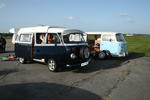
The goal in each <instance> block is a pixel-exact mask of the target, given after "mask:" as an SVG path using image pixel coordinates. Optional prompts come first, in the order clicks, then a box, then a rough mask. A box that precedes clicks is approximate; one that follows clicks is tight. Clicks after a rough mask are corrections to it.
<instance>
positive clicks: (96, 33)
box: [85, 32, 119, 35]
mask: <svg viewBox="0 0 150 100" xmlns="http://www.w3.org/2000/svg"><path fill="white" fill-rule="evenodd" d="M85 33H87V34H91V35H92V34H93V35H94V34H95V35H98V34H117V33H119V32H85Z"/></svg>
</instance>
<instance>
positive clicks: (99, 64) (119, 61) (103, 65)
mask: <svg viewBox="0 0 150 100" xmlns="http://www.w3.org/2000/svg"><path fill="white" fill-rule="evenodd" d="M143 56H144V53H135V52H131V53H129V56H128V57H118V58H117V57H111V58H106V59H103V60H100V59H93V60H92V61H91V62H90V64H89V65H88V66H87V67H85V68H81V69H76V70H74V71H73V72H76V73H91V72H95V71H98V70H102V69H103V70H107V69H112V68H116V67H120V66H121V65H124V64H127V63H129V62H130V60H132V59H137V58H140V57H143Z"/></svg>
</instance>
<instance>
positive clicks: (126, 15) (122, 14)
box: [120, 13, 130, 17]
mask: <svg viewBox="0 0 150 100" xmlns="http://www.w3.org/2000/svg"><path fill="white" fill-rule="evenodd" d="M120 16H122V17H129V16H130V15H129V14H128V13H120Z"/></svg>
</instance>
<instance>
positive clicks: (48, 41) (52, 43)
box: [34, 33, 66, 62]
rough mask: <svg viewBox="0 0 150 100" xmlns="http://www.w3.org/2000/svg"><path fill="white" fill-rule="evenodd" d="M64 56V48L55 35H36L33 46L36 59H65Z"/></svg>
mask: <svg viewBox="0 0 150 100" xmlns="http://www.w3.org/2000/svg"><path fill="white" fill-rule="evenodd" d="M65 54H66V48H65V46H64V45H63V44H62V42H61V40H60V38H59V36H58V35H57V34H56V33H47V34H46V33H36V39H35V46H34V56H35V58H36V59H49V58H56V59H61V58H62V57H63V58H65ZM62 62H63V61H62Z"/></svg>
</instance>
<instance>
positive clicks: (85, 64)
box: [66, 59, 91, 67]
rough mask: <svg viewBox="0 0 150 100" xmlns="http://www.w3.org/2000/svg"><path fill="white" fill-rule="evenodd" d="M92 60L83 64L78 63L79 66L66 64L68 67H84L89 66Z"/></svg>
mask: <svg viewBox="0 0 150 100" xmlns="http://www.w3.org/2000/svg"><path fill="white" fill-rule="evenodd" d="M90 61H91V59H89V60H87V61H85V62H83V63H78V64H66V67H77V66H78V67H84V66H87V65H88V64H89V63H90Z"/></svg>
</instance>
